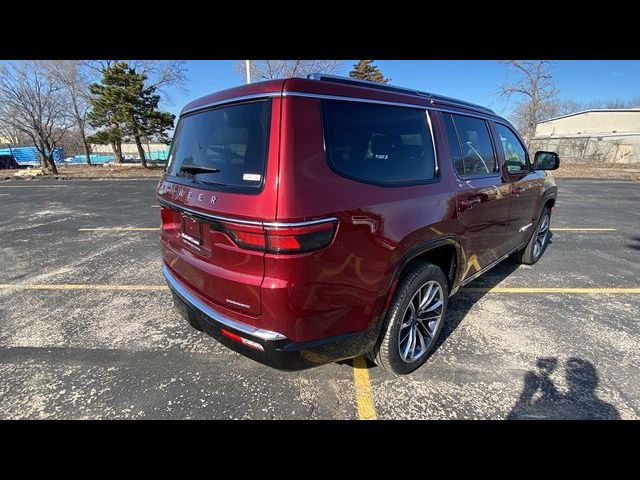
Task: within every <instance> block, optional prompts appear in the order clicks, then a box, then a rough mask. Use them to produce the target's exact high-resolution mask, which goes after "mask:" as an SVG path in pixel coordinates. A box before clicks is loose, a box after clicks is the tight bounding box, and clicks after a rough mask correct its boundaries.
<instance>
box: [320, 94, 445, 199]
mask: <svg viewBox="0 0 640 480" xmlns="http://www.w3.org/2000/svg"><path fill="white" fill-rule="evenodd" d="M323 111H324V126H325V145H326V152H327V157H328V158H327V160H328V162H329V164H330V166H331V168H332V169H333V170H335V171H336V172H337V173H338V174H340V175H342V176H345V177H348V178H351V179H354V180H357V181H361V182H365V183H372V184H376V185H382V186H401V185H412V184H419V183H427V182H431V181H434V180H435V179H436V177H437V169H436V159H435V153H434V148H433V139H432V136H431V129H430V125H429V119H428V117H427V115H428V113H427V112H426V110H422V109H417V108H409V107H395V106H388V105H378V104H370V103H360V102H349V101H342V100H325V101H323Z"/></svg>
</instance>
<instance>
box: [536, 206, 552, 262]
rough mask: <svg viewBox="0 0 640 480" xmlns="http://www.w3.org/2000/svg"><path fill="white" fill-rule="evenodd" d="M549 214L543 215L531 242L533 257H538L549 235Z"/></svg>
mask: <svg viewBox="0 0 640 480" xmlns="http://www.w3.org/2000/svg"><path fill="white" fill-rule="evenodd" d="M549 220H550V218H549V215H548V214H547V215H545V216H544V217H543V218H542V220H541V221H540V225H538V231H537V232H536V239H535V243H534V244H533V258H538V257H539V256H540V254H541V253H542V250H543V249H544V245H545V243H546V242H547V237H548V236H549V223H550V221H549Z"/></svg>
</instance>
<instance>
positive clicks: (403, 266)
mask: <svg viewBox="0 0 640 480" xmlns="http://www.w3.org/2000/svg"><path fill="white" fill-rule="evenodd" d="M461 259H462V250H461V247H460V243H459V242H458V241H457V240H456V239H455V237H452V236H447V237H440V238H436V239H432V240H429V241H427V242H424V243H421V244H418V245H416V246H414V247H413V248H411V249H409V250H408V251H407V252H406V253H405V254H404V255H403V256H402V257H401V259H400V261H398V263H397V264H396V267H395V269H394V273H393V276H392V278H391V282H390V284H389V287H388V290H387V294H386V299H385V303H384V307H383V309H382V312H381V313H380V316H379V317H378V322H377V323H378V325H381V324H382V320H383V319H384V317H385V315H386V314H387V311H388V309H389V306H390V304H391V300H392V299H393V295H394V293H395V291H396V287H397V286H398V282H399V280H400V279H401V278H402V275H403V273H404V272H406V271H407V270H408V269H409V268H411V267H412V266H413V265H414V264H415V263H416V262H419V261H424V262H428V263H433V264H434V265H437V266H438V267H440V268H441V269H442V271H443V272H444V274H445V276H446V277H447V279H448V280H449V292H451V291H452V289H453V288H454V286H455V285H456V279H457V275H458V272H459V271H460V263H461Z"/></svg>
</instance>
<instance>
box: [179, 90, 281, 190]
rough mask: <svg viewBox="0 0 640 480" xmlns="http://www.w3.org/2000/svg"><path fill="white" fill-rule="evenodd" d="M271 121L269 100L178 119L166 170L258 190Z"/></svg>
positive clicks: (207, 181)
mask: <svg viewBox="0 0 640 480" xmlns="http://www.w3.org/2000/svg"><path fill="white" fill-rule="evenodd" d="M270 120H271V101H270V100H263V101H258V102H251V103H245V104H238V105H230V106H224V107H220V108H216V109H213V110H206V111H203V112H200V113H195V114H192V115H187V116H185V117H183V118H181V119H180V122H179V124H178V127H177V129H176V133H175V135H174V140H173V145H172V148H171V153H170V155H169V164H168V166H167V173H168V174H169V175H172V176H175V177H178V178H184V179H185V180H190V181H193V182H196V183H202V184H203V185H212V186H218V187H231V188H233V189H236V190H237V189H241V190H248V191H251V190H256V189H259V187H261V186H262V184H263V177H264V172H265V166H266V161H267V147H268V138H269V124H270Z"/></svg>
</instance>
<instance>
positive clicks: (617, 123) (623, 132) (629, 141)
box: [533, 108, 640, 163]
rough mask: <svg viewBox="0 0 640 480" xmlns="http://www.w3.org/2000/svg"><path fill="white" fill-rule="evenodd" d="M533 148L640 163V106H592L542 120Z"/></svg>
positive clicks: (573, 157) (572, 158)
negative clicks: (617, 107)
mask: <svg viewBox="0 0 640 480" xmlns="http://www.w3.org/2000/svg"><path fill="white" fill-rule="evenodd" d="M533 143H534V150H551V151H554V152H557V153H558V154H559V155H560V158H561V159H562V160H567V161H569V162H588V163H604V162H616V163H640V108H624V109H592V110H585V111H583V112H576V113H572V114H570V115H563V116H561V117H556V118H551V119H549V120H545V121H544V122H540V123H539V124H538V125H537V127H536V134H535V137H534V139H533Z"/></svg>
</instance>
